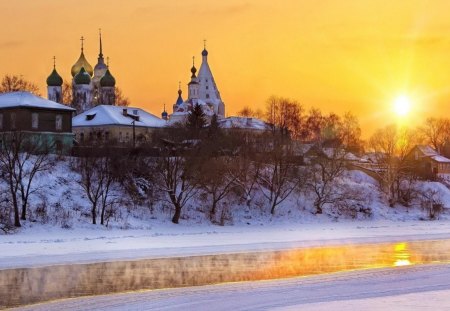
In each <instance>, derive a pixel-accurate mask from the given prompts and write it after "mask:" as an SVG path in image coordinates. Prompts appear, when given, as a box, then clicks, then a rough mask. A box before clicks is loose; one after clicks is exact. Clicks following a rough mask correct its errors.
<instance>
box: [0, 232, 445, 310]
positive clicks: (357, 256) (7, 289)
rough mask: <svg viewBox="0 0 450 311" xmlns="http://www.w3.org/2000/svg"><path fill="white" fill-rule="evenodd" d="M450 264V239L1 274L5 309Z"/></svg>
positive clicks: (0, 302) (0, 294)
mask: <svg viewBox="0 0 450 311" xmlns="http://www.w3.org/2000/svg"><path fill="white" fill-rule="evenodd" d="M446 262H447V263H448V262H450V240H436V241H415V242H403V243H381V244H358V245H343V246H332V247H315V248H299V249H288V250H276V251H263V252H249V253H230V254H216V255H203V256H189V257H172V258H156V259H142V260H136V261H116V262H99V263H90V264H64V265H53V266H44V267H34V268H18V269H5V270H0V308H2V307H3V308H4V307H11V306H18V305H24V304H30V303H36V302H42V301H48V300H53V299H60V298H69V297H79V296H85V295H99V294H108V293H117V292H124V291H134V290H143V289H158V288H169V287H183V286H196V285H206V284H214V283H222V282H238V281H255V280H264V279H275V278H286V277H295V276H307V275H313V274H320V273H330V272H337V271H346V270H353V269H370V268H384V267H396V266H404V265H413V264H426V263H446Z"/></svg>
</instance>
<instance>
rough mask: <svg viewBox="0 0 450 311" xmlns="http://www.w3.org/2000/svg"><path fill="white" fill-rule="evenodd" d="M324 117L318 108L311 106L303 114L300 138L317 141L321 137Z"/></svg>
mask: <svg viewBox="0 0 450 311" xmlns="http://www.w3.org/2000/svg"><path fill="white" fill-rule="evenodd" d="M324 123H325V119H324V116H323V115H322V112H321V111H320V110H319V109H315V108H312V109H311V110H310V111H309V112H308V115H307V116H305V120H304V124H303V125H302V127H301V133H300V138H301V139H302V140H304V141H319V140H320V139H321V137H322V129H323V128H324Z"/></svg>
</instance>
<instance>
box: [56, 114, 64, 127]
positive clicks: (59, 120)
mask: <svg viewBox="0 0 450 311" xmlns="http://www.w3.org/2000/svg"><path fill="white" fill-rule="evenodd" d="M55 126H56V130H57V131H61V130H62V115H60V114H57V115H56V119H55Z"/></svg>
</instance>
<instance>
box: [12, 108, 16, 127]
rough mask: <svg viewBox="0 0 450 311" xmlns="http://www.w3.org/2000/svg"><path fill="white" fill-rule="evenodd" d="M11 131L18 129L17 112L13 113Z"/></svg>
mask: <svg viewBox="0 0 450 311" xmlns="http://www.w3.org/2000/svg"><path fill="white" fill-rule="evenodd" d="M11 129H12V130H15V129H16V113H15V112H12V113H11Z"/></svg>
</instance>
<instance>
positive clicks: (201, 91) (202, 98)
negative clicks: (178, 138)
mask: <svg viewBox="0 0 450 311" xmlns="http://www.w3.org/2000/svg"><path fill="white" fill-rule="evenodd" d="M181 95H182V91H181V86H179V88H178V98H177V100H176V102H175V104H174V105H173V113H172V114H171V115H170V116H169V115H168V113H167V112H166V111H165V109H164V111H163V113H162V118H163V119H165V120H167V119H168V120H169V122H170V123H177V122H184V121H185V120H186V118H187V116H188V114H189V112H190V111H191V110H192V108H193V107H194V106H195V105H197V104H198V105H200V106H201V107H202V109H203V112H204V113H205V115H206V116H207V117H208V118H211V117H212V116H213V115H214V114H216V115H217V116H218V117H219V119H220V118H224V117H225V104H224V102H223V101H222V98H221V97H220V92H219V90H218V88H217V85H216V82H215V80H214V77H213V74H212V72H211V69H210V67H209V64H208V51H207V50H206V46H205V47H204V48H203V51H202V64H201V66H200V70H199V72H198V76H197V68H196V67H195V57H193V59H192V68H191V81H190V82H189V83H188V98H187V99H186V100H185V101H184V100H183V98H182V96H181Z"/></svg>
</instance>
